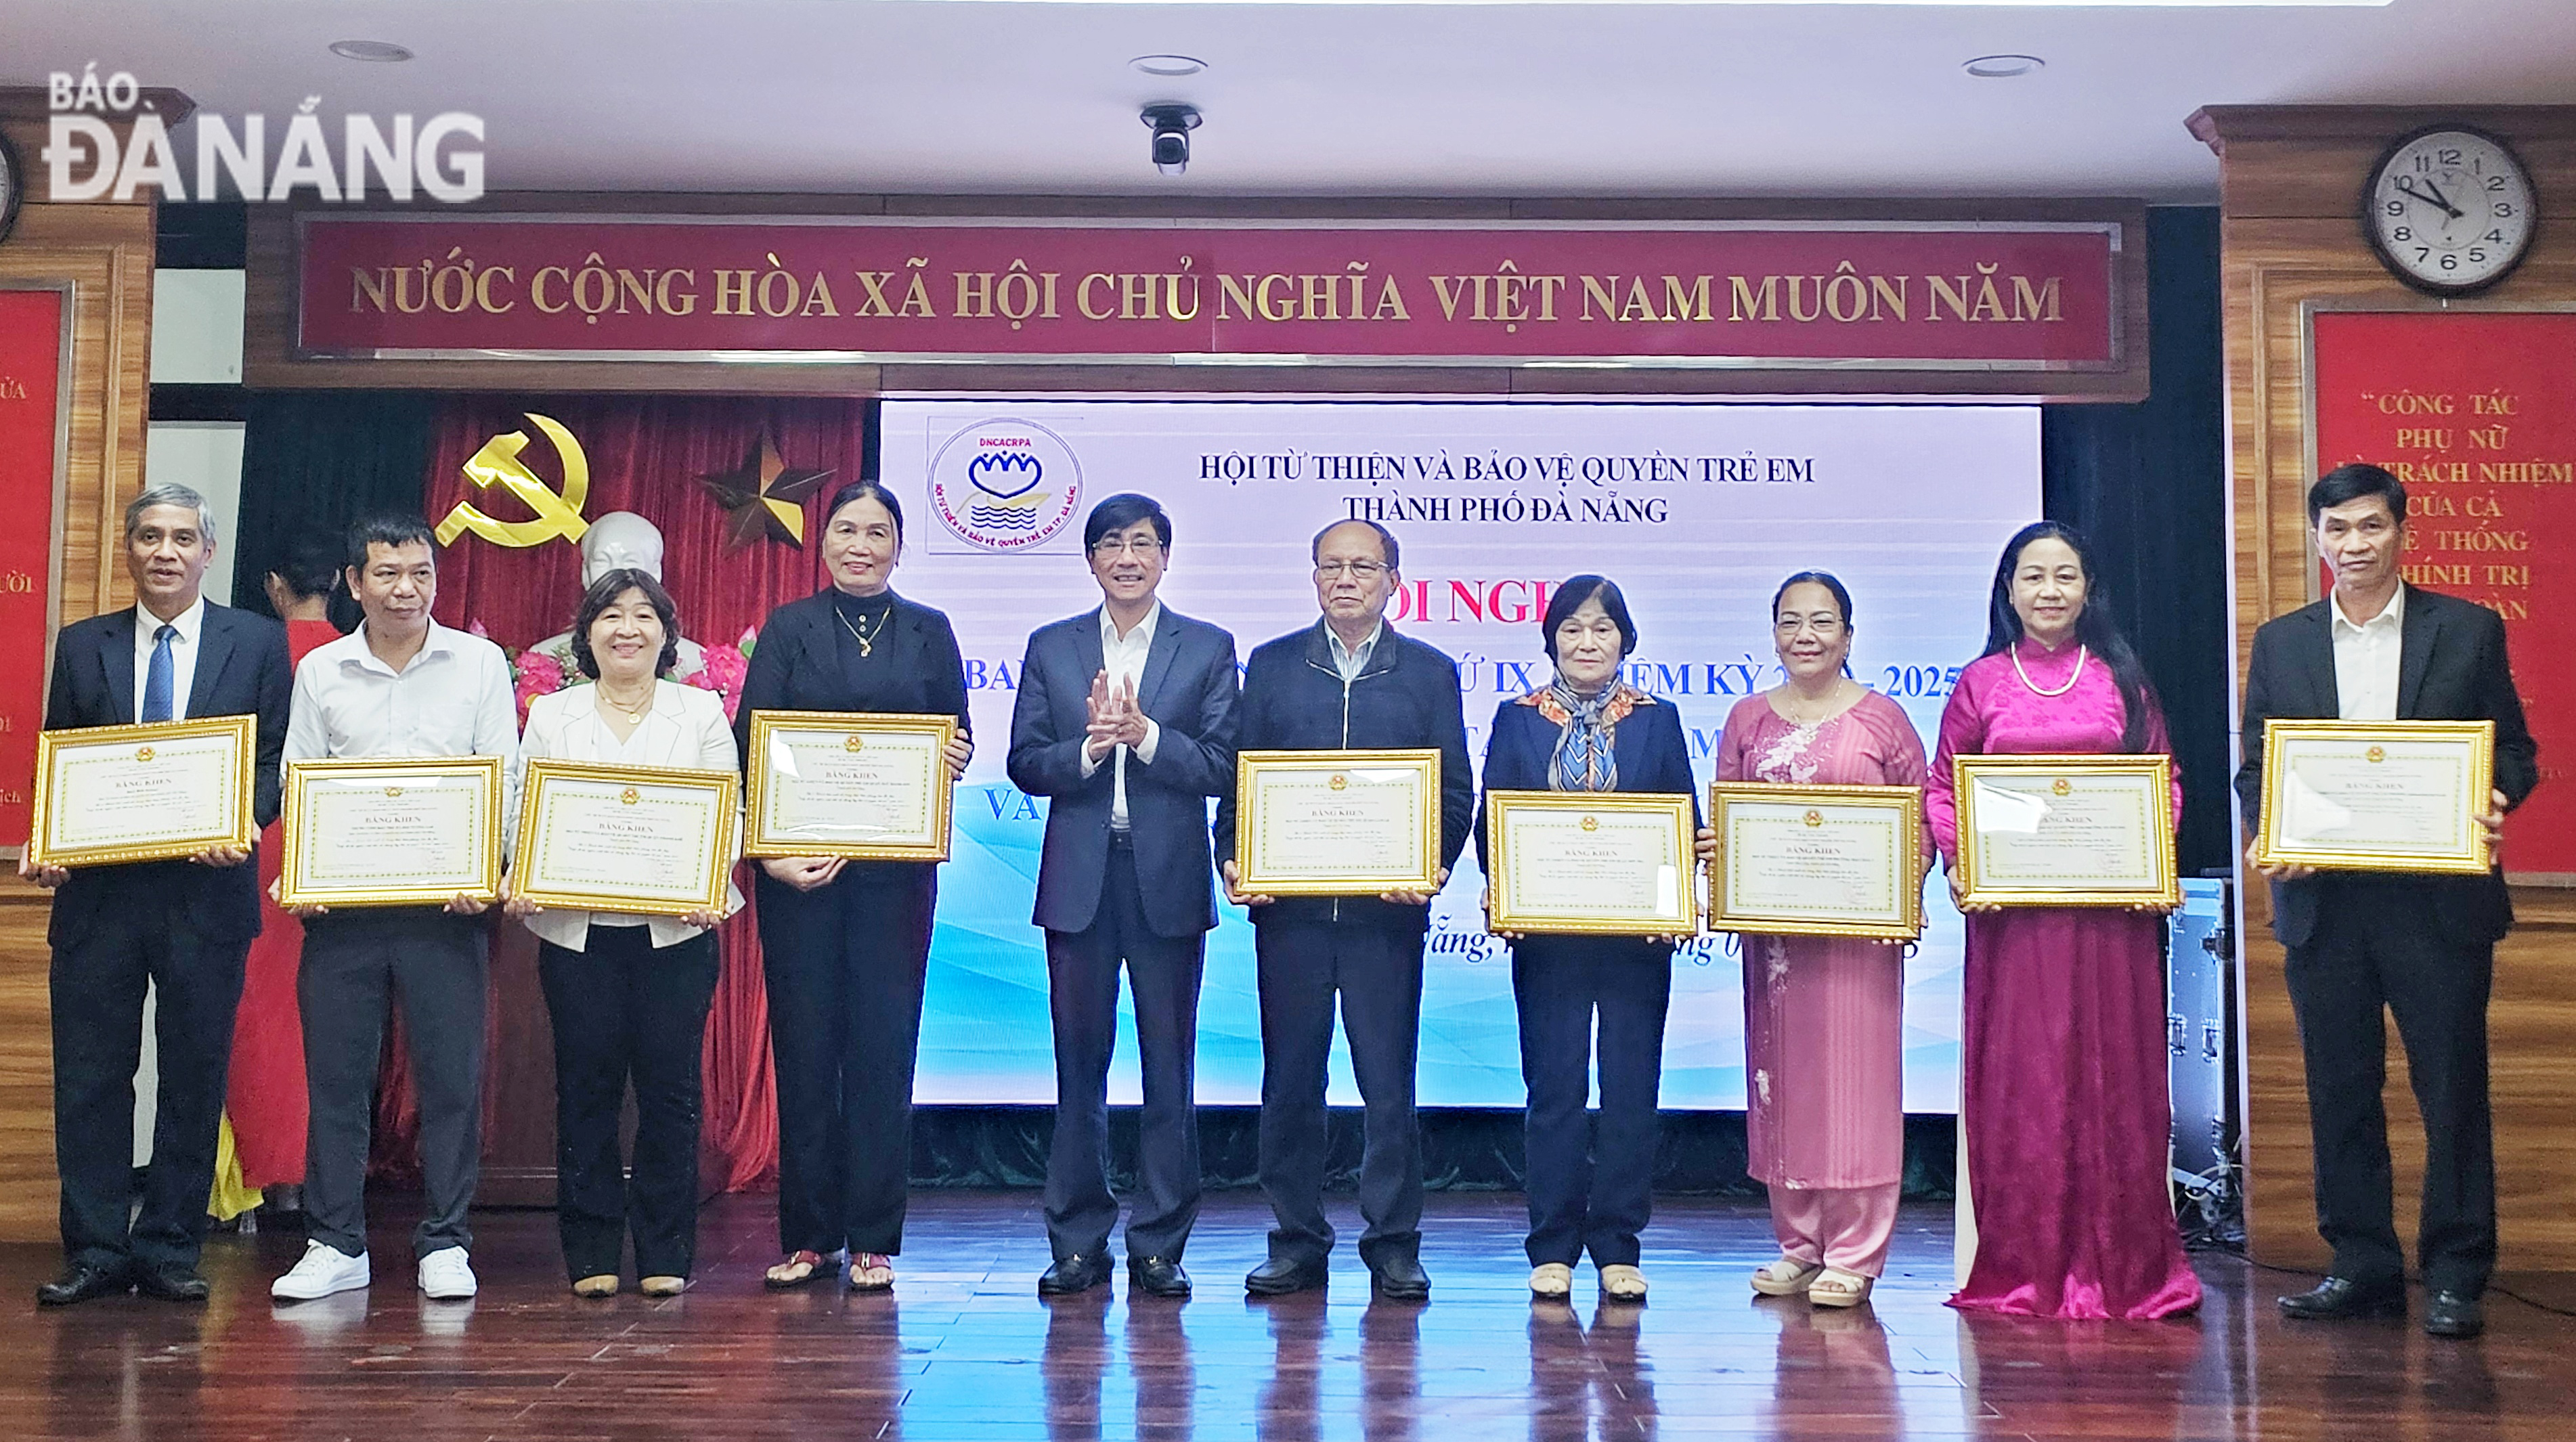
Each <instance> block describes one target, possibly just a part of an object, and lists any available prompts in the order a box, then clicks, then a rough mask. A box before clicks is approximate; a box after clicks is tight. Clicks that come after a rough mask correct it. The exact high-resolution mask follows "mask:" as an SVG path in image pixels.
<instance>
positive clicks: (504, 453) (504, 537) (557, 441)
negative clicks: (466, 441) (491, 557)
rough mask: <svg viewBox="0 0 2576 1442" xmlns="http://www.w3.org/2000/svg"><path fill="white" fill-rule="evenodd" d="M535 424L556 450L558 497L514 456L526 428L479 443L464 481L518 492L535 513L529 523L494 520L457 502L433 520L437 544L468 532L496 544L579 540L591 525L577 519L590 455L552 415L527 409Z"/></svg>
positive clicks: (586, 495) (587, 492) (587, 484)
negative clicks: (560, 480)
mask: <svg viewBox="0 0 2576 1442" xmlns="http://www.w3.org/2000/svg"><path fill="white" fill-rule="evenodd" d="M526 415H527V417H528V421H529V423H530V424H531V425H534V426H535V427H536V428H537V429H538V430H539V431H540V432H542V433H543V434H544V435H545V438H546V440H547V441H548V442H550V443H551V444H552V445H553V446H554V448H555V458H556V459H557V460H559V461H561V462H562V463H563V493H562V494H561V495H557V494H556V493H555V492H553V491H552V490H549V489H548V488H547V487H546V483H545V482H544V481H541V480H539V479H537V475H536V472H534V471H531V470H529V469H528V468H527V466H526V465H525V464H523V463H522V462H521V461H520V460H519V452H520V451H522V450H525V449H526V448H527V445H528V436H527V433H526V432H525V431H511V432H508V433H507V434H505V435H497V436H494V437H493V438H492V439H490V440H488V441H485V442H484V443H483V448H482V449H481V450H478V451H476V452H475V453H474V454H473V456H472V457H471V458H469V459H468V460H467V461H466V462H465V467H464V469H465V479H467V480H469V481H472V482H473V483H474V485H475V488H476V489H478V490H489V489H490V488H491V487H493V486H496V485H497V486H500V487H502V488H504V489H505V490H507V491H509V493H510V494H512V495H514V496H517V497H518V498H519V500H520V501H521V502H522V503H524V504H525V505H526V506H527V508H528V509H529V510H530V511H532V512H534V513H535V514H536V519H534V520H531V521H496V520H494V519H492V518H491V517H490V516H487V515H485V514H483V512H482V511H480V510H478V509H476V508H475V505H474V503H473V502H471V501H458V502H457V503H456V507H455V509H453V510H451V511H449V512H448V513H447V518H446V519H445V520H442V521H440V522H439V523H438V543H439V544H440V545H442V546H448V545H453V544H455V542H456V538H457V537H458V536H460V535H463V534H464V533H465V532H467V531H472V532H473V533H474V534H476V535H478V536H481V537H482V538H483V539H485V540H487V541H490V542H491V543H492V544H494V545H496V546H541V545H543V544H545V543H546V542H548V541H551V540H553V539H554V538H555V537H557V536H561V537H563V538H564V539H565V540H567V541H578V540H580V539H581V535H582V532H584V531H587V530H589V529H590V523H589V522H588V521H585V520H583V519H582V518H581V508H582V505H583V503H584V502H586V501H588V500H589V499H590V459H589V458H588V457H587V456H584V455H583V454H582V452H581V442H579V441H577V440H575V439H573V434H572V432H570V431H568V430H566V429H564V428H563V426H562V425H561V424H560V423H558V422H556V421H554V420H553V419H551V418H549V417H546V416H541V415H538V414H537V413H536V412H534V411H529V412H526Z"/></svg>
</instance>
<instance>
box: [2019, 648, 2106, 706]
mask: <svg viewBox="0 0 2576 1442" xmlns="http://www.w3.org/2000/svg"><path fill="white" fill-rule="evenodd" d="M2092 654H2093V653H2092V652H2091V651H2090V650H2088V649H2086V648H2085V647H2083V646H2081V645H2079V646H2077V647H2076V648H2075V673H2074V674H2073V675H2071V676H2068V677H2067V678H2066V684H2065V685H2063V686H2060V687H2058V688H2057V689H2056V690H2054V691H2050V690H2046V689H2043V688H2042V687H2041V686H2040V684H2039V683H2038V682H2036V681H2033V680H2031V679H2030V672H2028V671H2026V670H2023V669H2022V664H2021V647H2020V646H2019V645H2015V646H2014V647H2013V648H2012V663H2013V670H2014V672H2015V673H2017V674H2018V675H2019V676H2020V677H2021V684H2023V685H2024V686H2027V687H2029V688H2030V693H2031V694H2032V695H2034V696H2063V695H2065V694H2066V693H2067V692H2069V691H2072V690H2074V689H2075V683H2076V682H2078V681H2081V680H2083V679H2084V658H2085V657H2087V656H2090V655H2092Z"/></svg>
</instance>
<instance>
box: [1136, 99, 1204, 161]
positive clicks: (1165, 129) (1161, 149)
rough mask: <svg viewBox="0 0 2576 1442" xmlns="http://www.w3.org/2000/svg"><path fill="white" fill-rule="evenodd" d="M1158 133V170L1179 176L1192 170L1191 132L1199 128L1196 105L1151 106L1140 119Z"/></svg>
mask: <svg viewBox="0 0 2576 1442" xmlns="http://www.w3.org/2000/svg"><path fill="white" fill-rule="evenodd" d="M1136 118H1137V119H1139V120H1142V121H1144V122H1145V128H1146V129H1148V130H1151V131H1153V132H1154V145H1153V151H1154V168H1155V169H1156V170H1159V171H1161V172H1163V173H1164V174H1165V175H1178V174H1180V173H1181V172H1182V171H1184V170H1187V169H1189V168H1190V132H1191V131H1193V130H1196V129H1198V128H1199V108H1198V107H1197V106H1195V105H1180V104H1174V103H1168V102H1167V103H1165V104H1161V105H1148V106H1146V107H1145V110H1144V113H1143V114H1141V115H1138V116H1137V117H1136Z"/></svg>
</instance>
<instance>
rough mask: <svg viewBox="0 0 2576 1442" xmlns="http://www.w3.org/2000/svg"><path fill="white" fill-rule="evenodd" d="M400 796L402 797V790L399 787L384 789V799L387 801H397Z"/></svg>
mask: <svg viewBox="0 0 2576 1442" xmlns="http://www.w3.org/2000/svg"><path fill="white" fill-rule="evenodd" d="M401 796H402V788H401V787H399V786H388V787H386V788H385V799H386V800H387V801H394V800H398V799H400V798H401Z"/></svg>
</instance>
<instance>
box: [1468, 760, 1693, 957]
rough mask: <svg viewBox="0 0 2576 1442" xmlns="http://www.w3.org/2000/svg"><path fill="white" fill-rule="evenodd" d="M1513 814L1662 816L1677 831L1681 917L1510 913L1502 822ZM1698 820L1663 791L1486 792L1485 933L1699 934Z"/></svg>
mask: <svg viewBox="0 0 2576 1442" xmlns="http://www.w3.org/2000/svg"><path fill="white" fill-rule="evenodd" d="M1513 811H1570V812H1576V813H1581V814H1583V815H1584V817H1585V819H1586V820H1587V821H1588V820H1589V819H1590V813H1593V812H1599V811H1619V812H1628V813H1632V814H1636V815H1641V816H1660V817H1663V818H1665V819H1667V820H1669V821H1670V822H1671V823H1672V825H1673V837H1674V840H1675V842H1676V849H1675V851H1674V860H1675V861H1676V863H1677V865H1676V868H1675V869H1676V871H1677V872H1678V873H1679V879H1680V885H1681V891H1680V899H1681V904H1682V914H1681V915H1680V916H1622V917H1569V916H1564V915H1561V914H1553V913H1537V912H1521V911H1514V910H1512V909H1511V888H1510V887H1509V886H1507V885H1506V884H1505V883H1504V881H1503V878H1505V877H1507V876H1509V875H1511V859H1510V857H1509V855H1508V854H1507V853H1508V851H1509V848H1508V846H1507V845H1506V844H1505V841H1504V838H1505V836H1506V835H1507V828H1505V827H1504V825H1503V818H1504V817H1505V816H1506V815H1507V814H1509V813H1510V812H1513ZM1697 821H1698V818H1697V817H1695V816H1693V815H1692V814H1691V798H1690V797H1689V795H1687V794H1681V795H1676V794H1673V793H1671V792H1662V791H1488V792H1486V793H1485V844H1486V850H1487V851H1488V852H1489V853H1490V854H1491V855H1492V857H1493V866H1492V868H1491V870H1490V871H1489V872H1488V873H1487V875H1486V878H1485V882H1486V887H1485V927H1486V929H1487V930H1489V931H1493V932H1497V933H1506V934H1510V935H1516V936H1673V937H1687V936H1697V935H1698V934H1699V915H1700V911H1699V861H1698V856H1697V848H1696V846H1695V845H1694V843H1695V842H1696V841H1697V839H1698V838H1697V836H1696V835H1695V834H1694V833H1695V832H1696V831H1697V829H1698V827H1697V824H1696V823H1697Z"/></svg>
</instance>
